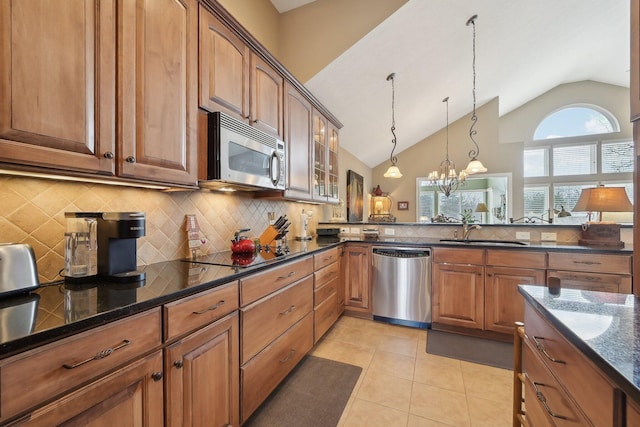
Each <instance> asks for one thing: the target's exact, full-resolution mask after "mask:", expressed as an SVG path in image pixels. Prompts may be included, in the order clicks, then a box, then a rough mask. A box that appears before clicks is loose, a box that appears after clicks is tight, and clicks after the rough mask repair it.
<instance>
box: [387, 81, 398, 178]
mask: <svg viewBox="0 0 640 427" xmlns="http://www.w3.org/2000/svg"><path fill="white" fill-rule="evenodd" d="M395 77H396V74H395V73H391V74H389V75H388V76H387V81H388V80H391V134H392V135H393V139H392V140H391V142H392V143H393V148H392V149H391V154H390V156H389V160H391V165H392V166H396V164H397V163H398V157H396V156H394V155H393V152H394V151H395V150H396V143H397V141H396V114H395V110H396V86H395V84H394V81H395Z"/></svg>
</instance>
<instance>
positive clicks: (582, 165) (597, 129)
mask: <svg viewBox="0 0 640 427" xmlns="http://www.w3.org/2000/svg"><path fill="white" fill-rule="evenodd" d="M619 132H620V125H619V122H618V120H617V119H616V118H615V117H614V116H613V114H611V113H609V112H608V111H606V110H605V109H603V108H601V107H598V106H595V105H584V104H581V105H578V104H574V105H569V106H566V107H562V108H560V109H558V110H555V111H553V112H551V113H549V115H547V116H546V117H545V118H544V119H543V120H542V121H541V122H540V124H538V127H537V128H536V131H535V133H534V140H533V141H531V142H528V143H526V144H525V148H524V165H523V166H524V169H523V176H524V215H525V216H531V215H536V216H543V215H548V216H549V218H551V217H554V223H564V224H569V223H575V224H580V223H583V222H584V221H585V220H586V213H584V212H573V208H574V206H575V204H576V202H577V200H578V198H579V196H580V193H581V191H582V189H583V188H587V187H594V186H596V185H599V184H603V185H607V186H622V187H625V189H626V190H627V194H628V195H629V199H630V200H632V201H633V161H634V153H635V150H634V144H633V140H632V139H631V138H624V137H623V138H621V137H620V134H619ZM563 210H564V211H565V212H570V213H571V216H565V215H563V216H562V217H560V216H557V217H556V216H555V215H554V214H555V213H557V214H558V215H559V214H560V212H562V211H563ZM625 215H626V214H625ZM632 221H633V216H632V214H631V213H629V214H628V215H626V216H625V217H624V218H620V219H617V222H629V223H631V222H632Z"/></svg>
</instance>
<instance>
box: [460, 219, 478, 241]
mask: <svg viewBox="0 0 640 427" xmlns="http://www.w3.org/2000/svg"><path fill="white" fill-rule="evenodd" d="M481 228H482V227H481V226H480V225H478V224H473V225H469V224H467V223H466V222H463V223H462V240H468V239H469V234H471V232H472V231H473V230H480V229H481Z"/></svg>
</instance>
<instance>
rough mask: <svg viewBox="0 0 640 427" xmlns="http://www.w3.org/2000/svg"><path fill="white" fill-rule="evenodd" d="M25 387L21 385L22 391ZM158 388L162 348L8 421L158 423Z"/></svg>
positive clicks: (128, 425) (160, 396) (34, 423)
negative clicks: (15, 419)
mask: <svg viewBox="0 0 640 427" xmlns="http://www.w3.org/2000/svg"><path fill="white" fill-rule="evenodd" d="M28 387H29V386H28V384H25V385H24V387H23V388H22V390H23V392H24V393H25V394H28ZM162 388H163V385H162V352H161V351H159V350H158V351H156V352H154V353H152V354H151V355H149V356H147V357H145V358H143V359H140V360H138V361H136V362H133V363H131V364H129V365H127V366H125V367H123V368H120V369H118V370H117V371H115V372H113V373H111V374H109V375H107V376H105V377H103V378H101V379H99V380H97V381H94V382H92V383H90V384H89V385H87V386H84V387H82V388H80V389H79V390H76V391H74V392H72V393H69V394H68V395H65V396H64V397H62V398H60V399H58V400H55V401H54V402H52V403H50V404H48V405H46V406H44V407H43V408H40V409H38V410H35V411H33V412H32V413H30V414H28V415H26V416H24V417H22V418H20V419H18V420H17V421H15V422H13V423H11V424H9V425H11V426H52V425H65V426H113V427H115V426H118V427H138V426H162V425H163V418H164V414H163V412H164V411H163V392H162ZM15 392H17V393H19V391H18V390H15Z"/></svg>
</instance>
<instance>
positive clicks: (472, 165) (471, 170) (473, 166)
mask: <svg viewBox="0 0 640 427" xmlns="http://www.w3.org/2000/svg"><path fill="white" fill-rule="evenodd" d="M465 171H466V172H467V174H468V175H473V174H476V173H484V172H486V171H487V168H486V167H484V165H483V164H482V162H481V161H480V160H477V159H474V160H472V161H470V162H469V164H468V165H467V168H466V169H465Z"/></svg>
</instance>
